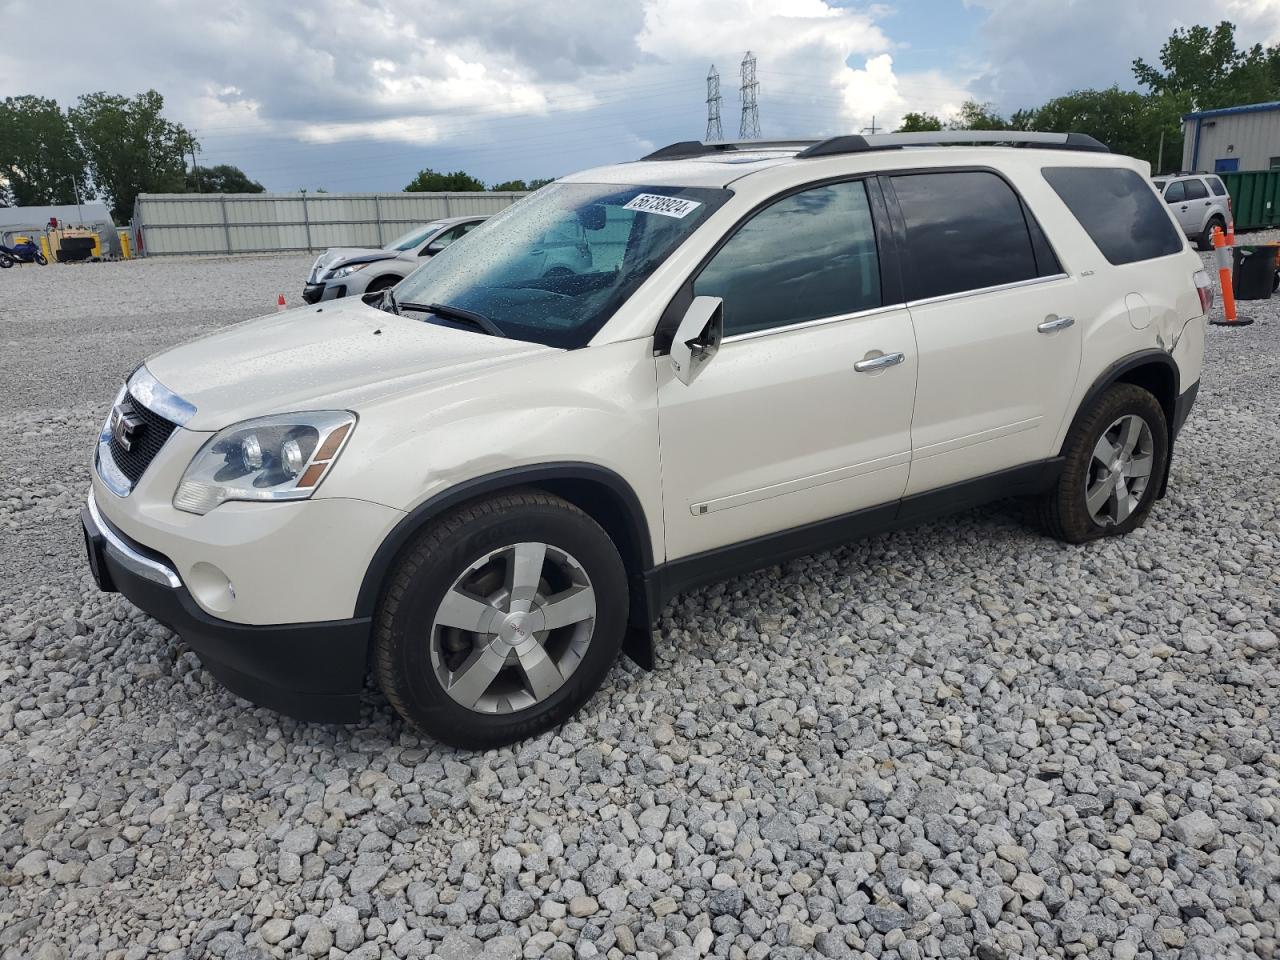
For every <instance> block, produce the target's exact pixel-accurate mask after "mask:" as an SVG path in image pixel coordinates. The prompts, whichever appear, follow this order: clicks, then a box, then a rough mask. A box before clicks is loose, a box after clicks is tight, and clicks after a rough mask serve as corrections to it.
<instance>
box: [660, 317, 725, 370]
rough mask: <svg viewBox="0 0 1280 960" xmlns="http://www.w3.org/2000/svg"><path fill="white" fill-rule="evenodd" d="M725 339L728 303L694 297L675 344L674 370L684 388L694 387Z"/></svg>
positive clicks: (672, 352) (672, 356) (677, 332)
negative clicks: (689, 385) (696, 380)
mask: <svg viewBox="0 0 1280 960" xmlns="http://www.w3.org/2000/svg"><path fill="white" fill-rule="evenodd" d="M723 336H724V301H723V300H721V299H720V298H719V297H694V298H693V303H691V304H689V309H688V310H686V311H685V312H684V318H683V319H682V320H681V321H680V326H679V327H677V328H676V335H675V339H674V340H672V341H671V369H672V370H674V371H675V375H676V378H677V379H678V380H679V381H680V382H681V383H683V384H686V385H688V384H690V383H693V381H694V380H695V379H696V378H697V376H698V374H700V373H701V372H702V368H703V367H705V366H706V365H707V364H708V363H710V362H711V358H712V357H714V356H715V355H716V353H717V351H719V349H720V339H721V337H723Z"/></svg>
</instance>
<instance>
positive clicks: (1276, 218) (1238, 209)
mask: <svg viewBox="0 0 1280 960" xmlns="http://www.w3.org/2000/svg"><path fill="white" fill-rule="evenodd" d="M1218 176H1219V177H1221V178H1222V182H1223V184H1224V185H1225V186H1226V188H1227V193H1228V194H1230V195H1231V216H1232V218H1233V219H1234V220H1235V225H1236V229H1237V230H1260V229H1262V228H1263V227H1275V226H1280V170H1239V171H1237V172H1235V173H1220V174H1218Z"/></svg>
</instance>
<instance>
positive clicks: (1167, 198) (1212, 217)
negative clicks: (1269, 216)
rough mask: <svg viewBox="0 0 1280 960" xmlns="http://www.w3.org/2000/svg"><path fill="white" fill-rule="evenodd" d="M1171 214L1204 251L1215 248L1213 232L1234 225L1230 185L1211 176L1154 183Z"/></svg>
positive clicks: (1191, 175) (1185, 175)
mask: <svg viewBox="0 0 1280 960" xmlns="http://www.w3.org/2000/svg"><path fill="white" fill-rule="evenodd" d="M1152 182H1153V183H1155V185H1156V191H1157V192H1158V193H1159V194H1160V195H1161V196H1162V197H1164V202H1165V203H1166V204H1168V206H1169V212H1170V213H1172V214H1173V218H1174V219H1175V220H1177V221H1178V226H1179V227H1181V228H1182V232H1183V233H1185V234H1186V235H1187V236H1188V237H1189V238H1190V239H1192V240H1194V241H1195V242H1196V246H1198V247H1199V248H1200V249H1201V250H1212V249H1213V231H1214V230H1215V229H1216V230H1226V229H1227V224H1228V223H1230V222H1231V197H1230V196H1229V195H1228V194H1227V188H1226V185H1225V184H1223V182H1222V181H1221V180H1220V179H1219V178H1218V177H1216V176H1214V175H1213V174H1211V173H1206V174H1199V173H1178V174H1173V175H1171V176H1167V177H1156V178H1155V180H1154V181H1152Z"/></svg>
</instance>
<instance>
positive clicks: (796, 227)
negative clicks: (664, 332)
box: [656, 180, 916, 560]
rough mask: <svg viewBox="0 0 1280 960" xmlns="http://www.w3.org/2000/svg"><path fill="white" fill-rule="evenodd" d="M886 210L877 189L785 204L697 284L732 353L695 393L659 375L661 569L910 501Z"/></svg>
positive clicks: (911, 346) (910, 391) (725, 250)
mask: <svg viewBox="0 0 1280 960" xmlns="http://www.w3.org/2000/svg"><path fill="white" fill-rule="evenodd" d="M873 205H876V207H877V209H878V211H879V213H880V217H879V218H876V217H873V216H872V209H873ZM883 209H884V208H883V203H882V201H881V200H880V196H879V190H878V187H877V186H876V184H875V183H874V181H872V182H871V184H870V187H869V186H868V184H867V183H865V182H864V181H862V180H853V181H848V182H842V183H834V184H827V185H824V186H818V187H810V188H807V189H804V190H801V191H798V192H795V193H792V194H790V195H788V196H785V197H783V198H782V199H779V200H777V201H775V202H774V203H773V204H771V205H770V206H768V207H766V208H764V209H763V210H762V211H760V212H758V213H756V214H755V215H753V216H752V217H751V218H750V219H749V220H747V221H746V222H745V223H744V224H743V225H741V226H740V227H739V228H738V230H737V231H736V232H735V233H734V234H733V235H732V236H731V238H730V239H729V240H728V241H727V242H726V243H725V244H724V246H722V247H721V248H720V250H719V251H718V252H717V253H716V254H715V255H714V257H713V258H712V259H711V260H710V261H709V262H708V263H707V264H705V266H704V267H702V268H701V269H700V271H699V272H698V274H697V275H696V276H695V277H694V278H692V279H691V281H690V285H691V289H689V290H688V291H687V292H688V293H689V294H690V295H692V296H717V297H721V298H723V301H724V324H725V330H724V334H725V339H724V342H723V344H722V345H721V347H720V351H719V353H718V354H717V355H716V356H715V358H714V359H713V360H712V361H711V362H710V363H709V364H708V365H707V366H706V367H705V368H704V369H703V371H702V372H701V374H700V375H699V377H698V378H697V379H696V380H695V381H694V382H693V383H692V384H689V385H685V384H683V383H681V382H680V381H679V380H677V379H676V378H675V376H674V375H673V373H672V370H671V366H670V363H669V361H668V360H667V358H665V357H660V358H658V359H657V361H656V362H657V364H658V370H657V376H658V408H659V431H660V438H661V445H662V482H663V509H664V519H665V523H666V533H667V558H668V560H674V559H677V558H680V557H687V556H690V555H693V554H697V553H701V552H703V551H707V550H712V549H715V548H717V547H722V546H726V545H730V544H733V543H738V542H741V541H746V540H750V539H752V538H755V537H760V536H763V535H767V534H770V533H775V532H779V531H783V530H789V529H792V528H795V527H800V526H803V525H805V524H809V523H814V522H817V521H821V520H826V519H829V518H833V517H838V516H841V515H844V514H848V513H852V512H854V511H857V510H860V509H863V508H866V507H870V506H875V505H880V504H886V503H887V504H892V503H893V502H894V501H895V500H897V499H898V498H899V497H900V496H901V495H902V492H903V489H904V488H905V486H906V482H907V472H908V469H909V462H910V427H911V409H912V404H913V401H914V396H915V383H916V355H915V341H914V337H913V335H912V331H911V321H910V318H909V316H908V314H907V311H906V309H905V308H904V307H902V305H901V304H900V303H898V301H899V300H900V296H899V295H898V293H897V290H896V287H895V286H894V285H893V284H889V285H886V284H882V282H881V258H880V256H879V253H878V248H877V242H876V236H877V234H876V227H875V221H876V220H877V219H880V218H882V217H883ZM886 286H888V287H889V288H890V289H893V290H894V292H893V293H882V290H884V289H886ZM886 302H887V304H888V305H886ZM886 358H887V359H886Z"/></svg>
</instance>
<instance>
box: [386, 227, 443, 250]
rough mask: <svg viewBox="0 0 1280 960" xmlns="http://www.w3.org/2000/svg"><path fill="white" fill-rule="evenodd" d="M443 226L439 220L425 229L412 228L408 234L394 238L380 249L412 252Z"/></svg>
mask: <svg viewBox="0 0 1280 960" xmlns="http://www.w3.org/2000/svg"><path fill="white" fill-rule="evenodd" d="M443 226H444V224H443V223H441V222H440V221H439V220H433V221H432V222H431V223H428V224H427V225H426V226H425V227H414V228H413V229H412V230H410V231H409V232H408V233H406V234H404V235H403V236H400V237H396V238H395V239H394V240H392V241H391V242H390V243H388V244H387V245H386V246H384V247H383V248H382V249H383V250H412V249H413V248H414V247H416V246H418V244H420V243H422V241H423V240H425V239H427V237H429V236H431V234H433V233H435V232H436V231H437V230H439V229H440V228H441V227H443Z"/></svg>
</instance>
